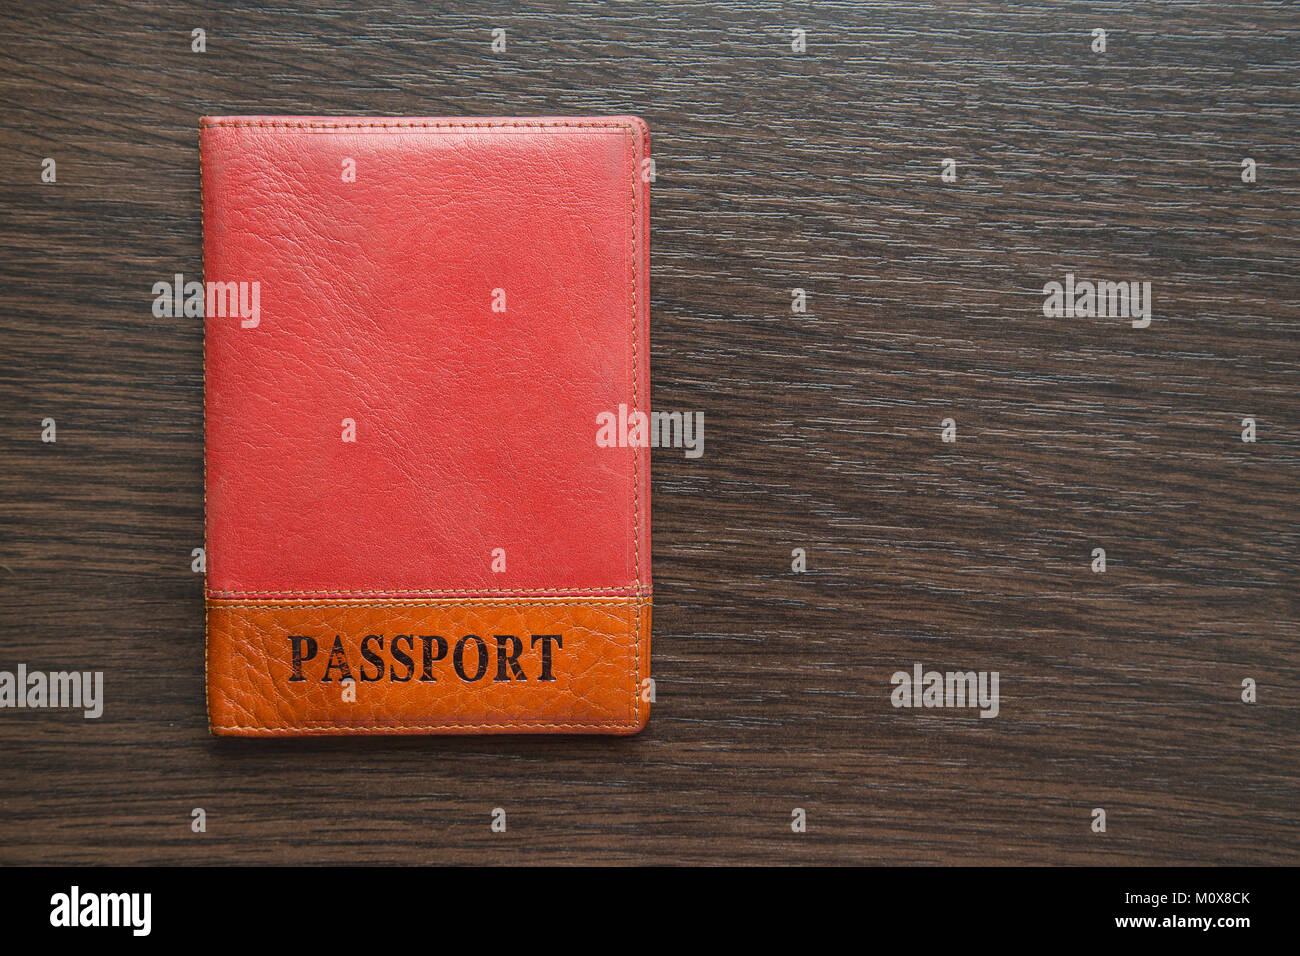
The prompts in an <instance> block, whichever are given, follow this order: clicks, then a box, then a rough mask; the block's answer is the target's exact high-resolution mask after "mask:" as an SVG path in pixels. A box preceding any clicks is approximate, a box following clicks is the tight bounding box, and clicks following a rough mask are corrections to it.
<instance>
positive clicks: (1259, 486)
mask: <svg viewBox="0 0 1300 956" xmlns="http://www.w3.org/2000/svg"><path fill="white" fill-rule="evenodd" d="M465 6H469V5H468V4H467V5H465ZM500 11H501V12H491V11H489V12H487V13H481V14H474V13H454V14H441V13H436V12H434V11H432V10H431V9H430V5H427V4H425V3H422V2H401V3H390V4H387V5H384V7H383V9H375V10H354V9H352V8H351V7H350V6H348V5H345V4H328V3H327V4H321V3H318V2H315V0H309V2H302V3H299V2H296V0H287V2H284V3H277V4H275V5H274V7H273V8H271V7H269V8H268V9H266V10H264V11H261V12H256V11H242V12H236V11H231V10H224V9H223V10H217V11H208V10H205V9H203V7H201V6H200V5H196V4H184V3H180V4H170V3H167V4H165V3H161V2H147V3H138V4H128V3H120V2H110V3H103V4H100V5H99V6H98V7H96V8H94V9H91V10H65V9H64V5H62V4H56V3H45V4H40V5H37V7H36V8H34V9H20V10H6V14H5V18H4V24H3V27H0V64H2V65H0V102H2V103H3V107H4V108H3V118H2V119H3V126H2V129H3V133H2V134H0V147H2V148H0V208H2V212H0V266H2V268H0V273H2V275H3V283H2V290H0V354H2V355H3V362H2V363H0V669H4V670H11V671H12V670H13V669H14V668H15V667H16V665H17V664H18V663H26V664H27V665H28V667H30V668H33V669H43V670H60V669H67V668H80V669H87V670H102V671H103V672H104V673H105V682H106V690H105V694H106V697H107V703H106V706H105V711H104V715H103V717H102V718H100V719H98V720H85V719H83V718H82V717H81V716H80V715H79V714H76V713H71V712H68V711H30V710H21V711H20V710H8V709H6V710H0V862H5V863H23V862H66V863H76V862H97V863H98V862H119V863H140V862H175V863H205V862H223V863H236V862H239V863H251V862H330V863H349V862H394V863H442V862H461V863H471V862H472V863H543V862H602V863H607V862H642V863H670V862H697V863H723V862H733V863H734V862H745V863H810V862H844V863H848V862H869V863H997V864H1025V863H1060V864H1064V863H1076V864H1077V863H1084V864H1120V863H1193V862H1195V863H1291V864H1295V863H1297V862H1300V825H1298V824H1297V819H1296V818H1297V813H1296V808H1297V803H1298V802H1300V800H1298V798H1297V784H1298V783H1300V756H1298V755H1300V748H1298V747H1297V744H1300V739H1298V738H1300V734H1298V731H1300V702H1298V701H1297V686H1298V679H1300V649H1298V647H1297V639H1298V638H1300V627H1298V626H1297V623H1296V622H1297V580H1298V577H1297V570H1298V564H1300V561H1298V559H1297V546H1298V545H1300V524H1298V522H1297V509H1296V496H1297V488H1298V486H1300V482H1298V480H1297V479H1298V478H1300V401H1298V400H1297V393H1298V391H1300V365H1298V363H1297V359H1298V358H1300V354H1298V352H1300V350H1298V348H1297V341H1298V338H1297V334H1298V332H1300V296H1298V295H1297V292H1298V282H1297V275H1298V270H1300V245H1298V243H1297V239H1296V212H1295V210H1296V207H1297V203H1298V202H1300V159H1298V157H1297V132H1298V129H1300V123H1298V119H1300V117H1298V114H1297V100H1298V99H1300V97H1298V96H1297V75H1298V71H1300V14H1298V13H1297V11H1296V9H1295V8H1294V7H1289V6H1286V5H1273V4H1268V5H1259V6H1252V5H1243V6H1238V5H1232V6H1223V5H1220V4H1208V3H1207V4H1201V3H1191V4H1185V5H1177V6H1166V5H1164V4H1159V5H1156V4H1139V3H1119V4H1113V5H1110V6H1107V7H1093V6H1091V5H1089V6H1087V7H1085V6H1082V5H1075V6H1071V5H1062V6H1060V7H1058V6H1057V5H1054V4H1029V5H1017V6H1015V7H1011V6H1003V5H1001V4H990V5H986V6H970V5H962V6H961V8H960V9H951V8H949V7H948V6H947V5H942V4H940V5H936V6H931V5H929V4H926V5H915V6H914V5H909V4H902V3H892V2H881V3H868V4H845V5H842V6H836V5H831V4H818V5H816V6H809V7H807V8H803V7H801V6H800V5H787V4H776V3H763V4H755V5H752V6H750V5H739V4H731V3H724V4H714V5H710V6H708V7H704V6H698V5H694V4H689V3H681V4H674V3H659V4H654V5H649V4H637V5H633V4H627V5H620V6H617V7H615V8H613V9H607V8H606V7H605V5H604V4H600V3H584V4H578V5H557V6H556V7H555V9H553V10H552V9H547V8H546V5H545V4H529V5H528V8H527V9H526V10H522V11H516V10H511V9H509V7H507V6H503V7H501V8H500ZM195 28H202V29H204V30H205V43H206V52H202V53H197V52H193V51H192V49H191V44H192V34H191V31H192V30H193V29H195ZM494 28H502V29H504V30H505V31H506V33H505V36H506V50H505V51H504V52H493V50H492V48H491V43H492V39H493V37H492V31H493V29H494ZM795 29H802V30H805V31H806V34H805V39H804V42H805V45H806V49H805V50H804V51H803V52H798V51H796V50H795V49H793V47H794V46H797V45H798V43H797V38H796V37H795V36H793V35H792V31H793V30H795ZM1098 29H1101V30H1104V31H1105V34H1106V36H1105V50H1104V52H1101V51H1099V50H1094V46H1097V45H1098V39H1099V38H1095V37H1094V34H1093V31H1094V30H1098ZM621 112H633V113H637V114H639V115H641V116H643V117H645V118H646V120H647V121H648V122H649V124H650V126H651V129H652V131H653V137H654V140H653V142H654V151H655V157H656V164H657V169H656V182H655V184H654V196H653V203H652V204H653V213H652V220H653V222H652V225H653V231H652V245H653V253H652V255H653V280H652V283H653V296H652V300H653V301H652V314H653V331H652V346H653V356H652V362H653V401H654V404H655V407H656V408H658V409H663V410H682V411H702V412H704V414H705V420H706V432H705V451H704V455H703V456H702V457H700V458H696V459H691V458H688V457H686V456H685V455H684V454H683V453H682V452H681V450H673V449H664V450H659V451H656V452H655V453H654V466H653V467H654V478H653V485H654V509H655V512H654V572H655V589H656V609H655V610H656V617H655V635H654V642H655V643H654V674H655V678H656V680H657V705H656V708H655V710H654V713H653V716H652V718H651V721H650V725H649V727H648V729H647V730H646V732H645V733H644V734H642V735H641V736H639V737H635V738H630V739H593V738H579V737H559V738H551V739H538V738H519V737H512V738H497V739H492V738H483V737H479V738H461V739H452V738H428V739H384V738H372V739H347V740H310V741H292V740H277V741H234V740H224V741H222V740H217V739H215V738H213V737H211V736H209V734H208V730H207V724H206V719H205V714H204V707H203V600H202V592H201V587H202V585H201V577H200V576H199V575H197V574H195V573H193V572H192V571H191V550H192V549H193V548H195V547H199V546H200V545H201V544H202V533H203V495H202V450H203V447H202V435H201V423H202V411H201V397H202V364H201V345H202V337H203V330H202V321H201V320H198V319H192V318H191V319H185V318H179V319H167V318H163V319H159V318H155V317H154V316H153V314H152V311H151V304H152V298H153V297H152V292H151V289H152V286H153V284H154V283H155V282H157V281H159V280H167V279H170V277H171V276H172V275H173V274H174V273H177V272H182V273H185V274H187V275H193V276H196V275H198V274H199V273H200V271H201V232H200V222H199V180H198V164H197V151H196V144H197V123H198V117H199V116H200V115H205V114H221V113H284V114H294V113H298V114H302V113H312V114H354V113H367V114H375V115H393V114H408V115H476V114H478V115H482V114H487V115H514V114H543V113H552V114H566V113H570V114H571V113H621ZM46 157H49V158H52V159H54V160H55V161H56V164H57V165H56V175H57V181H56V182H55V183H45V182H42V179H41V173H42V160H43V159H45V158H46ZM1248 158H1249V159H1253V160H1254V163H1255V180H1254V181H1253V182H1245V181H1243V171H1244V170H1243V165H1242V164H1243V160H1245V159H1248ZM949 159H950V160H953V161H954V164H955V165H950V166H949V168H950V169H951V170H952V171H953V172H955V179H954V180H953V181H945V179H944V176H943V172H944V168H945V160H949ZM949 178H950V179H951V178H952V177H951V176H950V177H949ZM1067 273H1068V274H1072V275H1073V276H1075V278H1076V279H1077V280H1080V281H1082V280H1085V279H1087V280H1093V281H1096V280H1108V281H1125V282H1139V283H1141V282H1150V284H1151V302H1152V310H1151V322H1150V324H1149V326H1148V327H1146V328H1135V327H1133V323H1132V321H1130V319H1128V318H1125V317H1123V316H1119V317H1115V316H1111V317H1098V316H1091V317H1089V316H1077V315H1076V316H1075V317H1065V316H1061V317H1055V316H1049V315H1045V314H1044V305H1045V298H1046V296H1045V295H1044V291H1043V290H1044V286H1045V285H1046V284H1047V283H1050V282H1053V281H1056V282H1061V283H1064V282H1065V281H1066V275H1067ZM1139 288H1141V287H1140V286H1139ZM793 289H803V290H805V291H806V294H807V299H806V301H807V311H806V312H804V313H796V312H793V311H792V292H791V290H793ZM47 418H52V419H54V420H55V422H56V426H57V433H56V434H57V441H56V442H54V443H49V442H43V441H42V440H41V436H42V430H43V429H42V421H43V420H44V419H47ZM949 418H950V419H952V420H953V423H954V425H955V434H956V441H955V442H945V441H944V440H943V435H942V426H941V423H942V421H943V420H944V419H949ZM1245 418H1251V419H1253V420H1254V421H1255V423H1256V424H1255V429H1256V438H1257V440H1256V441H1255V442H1253V443H1251V442H1244V441H1243V440H1242V433H1243V429H1244V428H1245V427H1247V426H1244V425H1243V419H1245ZM797 548H802V549H805V552H806V565H807V570H806V572H805V573H796V572H795V571H793V570H792V563H793V561H794V560H795V559H794V558H793V557H792V552H793V551H794V549H797ZM1096 548H1103V549H1104V550H1105V553H1106V570H1105V571H1104V573H1098V572H1097V571H1094V570H1093V566H1094V557H1093V553H1094V549H1096ZM917 663H919V664H921V665H922V667H923V668H925V669H927V670H928V669H935V670H939V671H967V670H976V671H987V672H991V671H997V672H998V673H999V675H1000V711H999V713H998V716H997V717H996V718H993V719H982V718H980V717H979V716H978V713H977V711H975V710H972V709H969V708H966V709H960V708H959V709H938V708H936V709H905V708H896V707H894V706H893V705H892V703H891V690H893V685H892V684H891V676H892V675H893V674H894V673H895V672H897V671H900V670H902V671H909V672H910V671H911V670H912V668H913V666H914V665H915V664H917ZM1245 679H1250V680H1252V681H1254V682H1255V686H1256V694H1257V700H1256V701H1255V702H1254V703H1247V702H1244V701H1243V700H1242V695H1243V684H1242V682H1243V680H1245ZM497 807H500V808H503V809H505V810H506V812H507V819H508V829H507V831H506V833H504V834H502V833H494V832H492V830H491V829H490V826H489V824H490V822H491V814H492V811H493V810H494V808H497ZM195 808H203V809H204V811H205V813H206V824H207V827H206V832H203V833H195V832H193V830H192V827H191V820H192V812H193V810H194V809H195ZM795 808H802V809H803V810H804V811H805V812H806V816H807V832H805V833H796V832H793V830H792V826H791V822H792V812H793V811H794V810H795ZM1098 808H1100V809H1104V810H1105V813H1106V830H1105V832H1104V833H1103V832H1096V831H1095V829H1094V819H1095V816H1094V810H1095V809H1098Z"/></svg>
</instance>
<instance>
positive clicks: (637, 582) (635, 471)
mask: <svg viewBox="0 0 1300 956" xmlns="http://www.w3.org/2000/svg"><path fill="white" fill-rule="evenodd" d="M223 127H225V128H239V127H272V128H285V129H319V130H333V129H481V128H485V129H494V128H510V127H518V128H525V129H543V128H556V129H606V130H621V131H623V132H625V133H628V134H629V139H630V141H631V142H630V146H631V149H630V150H629V152H630V154H631V164H630V165H631V168H630V170H629V172H630V174H631V175H630V181H631V187H632V255H631V259H632V282H631V343H630V344H631V352H632V407H633V408H634V409H635V408H637V407H638V397H639V396H638V391H637V362H638V354H637V281H638V275H637V256H638V253H639V251H640V246H641V236H640V215H639V209H638V206H637V178H638V177H637V164H638V162H639V154H640V148H641V146H642V145H643V143H642V141H643V140H644V138H645V134H644V131H642V134H641V135H640V136H638V135H637V133H638V129H637V127H636V125H635V124H633V123H604V122H591V123H582V122H538V123H530V122H521V121H510V122H501V123H491V122H475V121H472V120H471V121H449V122H445V123H442V122H439V123H431V122H413V123H400V122H397V123H376V122H364V123H333V122H309V121H293V122H276V121H264V120H263V121H256V122H230V121H223V120H209V119H206V118H201V119H200V120H199V128H200V130H202V129H218V128H223ZM199 192H200V210H199V219H200V225H201V226H202V228H203V229H205V230H206V228H207V221H206V211H207V200H206V197H205V196H204V194H203V144H202V142H201V141H200V143H199ZM205 266H206V263H205ZM204 278H205V279H206V275H205V276H204ZM204 330H205V342H204V349H203V396H204V399H203V428H204V433H205V434H206V432H207V377H208V376H207V371H208V369H207V343H206V324H205V326H204ZM631 457H632V548H633V566H632V583H631V584H630V585H616V586H613V587H599V588H460V589H458V588H442V589H439V588H424V589H414V588H412V589H404V588H398V589H374V590H345V589H326V590H256V589H222V590H213V589H211V588H208V587H207V544H208V536H207V513H208V507H207V506H208V498H207V494H208V456H207V444H206V442H205V443H204V451H203V528H204V532H203V538H204V540H203V545H204V556H205V557H204V574H203V583H204V592H205V595H206V596H208V597H243V596H254V595H264V594H286V595H299V596H302V597H307V596H318V597H328V596H330V595H346V594H372V595H383V594H411V595H428V596H436V595H439V594H517V595H530V594H535V593H545V594H618V593H621V592H625V591H632V592H633V593H636V594H639V593H641V592H642V589H643V587H644V585H643V584H642V582H641V529H640V510H641V506H640V495H641V475H640V457H641V456H640V453H639V452H636V451H634V453H633V455H632V456H631Z"/></svg>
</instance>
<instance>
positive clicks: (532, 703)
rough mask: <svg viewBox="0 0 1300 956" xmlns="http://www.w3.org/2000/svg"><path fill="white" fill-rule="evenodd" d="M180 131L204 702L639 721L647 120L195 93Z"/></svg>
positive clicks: (646, 496)
mask: <svg viewBox="0 0 1300 956" xmlns="http://www.w3.org/2000/svg"><path fill="white" fill-rule="evenodd" d="M199 153H200V166H201V179H202V192H203V258H204V280H205V282H204V286H205V289H206V304H207V309H206V311H205V313H204V314H205V316H206V317H205V319H204V325H205V336H204V380H205V401H204V431H205V461H204V469H205V475H204V486H205V508H206V560H207V564H206V594H205V598H206V606H207V694H208V716H209V723H210V726H211V729H212V732H213V733H214V734H218V735H229V736H262V735H289V736H292V735H324V734H380V733H385V734H387V733H392V734H397V733H410V734H414V733H419V734H441V733H463V734H470V733H608V734H627V733H635V732H637V731H639V730H640V729H641V728H642V727H644V726H645V722H646V719H647V717H648V715H649V698H650V697H651V696H652V694H651V693H650V690H649V689H650V687H651V685H650V682H649V671H650V616H651V608H650V598H651V586H650V457H649V448H648V447H647V444H648V443H647V442H645V441H640V442H638V441H637V440H636V434H637V431H638V429H637V427H636V418H637V415H638V413H639V414H642V415H648V414H649V381H650V379H649V348H648V344H649V337H648V331H649V322H648V308H647V303H648V301H649V243H648V238H647V232H648V226H649V190H648V182H647V180H648V179H649V177H648V175H643V160H646V159H648V156H649V132H648V130H647V128H646V126H645V123H644V122H642V121H641V120H640V119H638V118H636V117H626V116H615V117H570V118H558V117H536V118H513V119H512V118H473V119H452V118H429V119H416V118H378V117H348V118H329V117H286V116H279V117H267V116H263V117H258V116H227V117H206V118H204V119H202V120H201V121H200V130H199ZM241 284H242V285H241ZM214 288H215V290H216V291H215V293H214ZM227 302H228V303H229V308H226V307H224V306H226V304H227ZM236 303H238V305H239V306H240V308H236ZM602 416H604V418H603V420H604V421H606V422H608V421H610V420H611V419H610V416H616V419H617V422H618V434H617V438H618V441H617V443H616V445H615V447H608V445H609V442H606V443H604V444H603V445H602V444H601V443H598V441H597V432H598V424H599V422H600V421H602ZM629 422H631V423H632V427H631V428H629V427H628V423H629Z"/></svg>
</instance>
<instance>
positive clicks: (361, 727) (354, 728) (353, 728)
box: [213, 723, 636, 735]
mask: <svg viewBox="0 0 1300 956" xmlns="http://www.w3.org/2000/svg"><path fill="white" fill-rule="evenodd" d="M376 727H382V728H385V729H388V730H510V729H513V728H522V727H545V728H547V729H549V730H609V729H611V728H616V727H627V728H628V729H631V728H634V727H636V724H620V723H609V724H517V723H509V724H427V725H423V724H421V725H417V724H381V723H368V724H354V725H344V726H339V725H337V724H295V725H294V726H292V727H241V726H239V725H238V724H214V725H213V729H214V730H246V731H250V732H252V733H257V734H268V735H274V734H292V733H296V732H298V731H302V730H337V731H341V732H342V733H343V734H364V733H366V731H368V730H370V729H373V728H376Z"/></svg>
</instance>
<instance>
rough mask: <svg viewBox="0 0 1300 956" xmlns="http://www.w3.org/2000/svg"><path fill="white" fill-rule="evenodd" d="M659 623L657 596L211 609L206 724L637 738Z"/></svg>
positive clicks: (235, 729)
mask: <svg viewBox="0 0 1300 956" xmlns="http://www.w3.org/2000/svg"><path fill="white" fill-rule="evenodd" d="M650 615H651V610H650V599H649V598H648V597H645V598H617V599H615V598H598V599H597V598H593V599H565V600H546V599H542V598H526V599H520V600H492V599H476V600H459V599H453V600H443V601H428V600H426V601H419V602H364V601H341V600H334V601H310V602H307V601H304V602H259V603H241V602H226V601H209V602H208V648H207V654H208V718H209V722H210V724H211V727H212V732H213V733H215V734H219V735H224V736H264V735H275V734H284V735H298V736H302V735H315V734H347V733H355V734H373V733H417V734H437V733H564V732H573V733H610V734H630V733H636V732H637V731H639V730H640V729H641V728H642V727H644V726H645V722H646V719H647V718H648V717H649V713H650V705H649V703H648V702H646V701H644V700H642V693H641V684H642V681H643V680H645V679H646V678H648V676H649V673H650ZM556 635H558V639H556V637H555V636H556ZM548 658H549V659H548ZM348 678H351V682H350V683H349V682H348ZM349 696H351V697H353V698H355V699H354V700H348V699H347V698H348V697H349Z"/></svg>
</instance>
